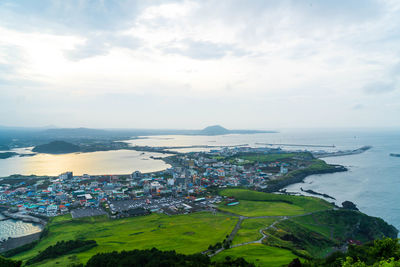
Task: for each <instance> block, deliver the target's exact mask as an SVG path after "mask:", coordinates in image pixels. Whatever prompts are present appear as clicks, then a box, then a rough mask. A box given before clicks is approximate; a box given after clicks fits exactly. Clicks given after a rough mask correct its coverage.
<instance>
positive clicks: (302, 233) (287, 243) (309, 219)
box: [265, 210, 397, 258]
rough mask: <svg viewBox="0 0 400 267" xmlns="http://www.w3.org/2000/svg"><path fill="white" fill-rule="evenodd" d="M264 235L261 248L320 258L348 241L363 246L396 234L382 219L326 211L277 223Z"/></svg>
mask: <svg viewBox="0 0 400 267" xmlns="http://www.w3.org/2000/svg"><path fill="white" fill-rule="evenodd" d="M266 234H267V235H268V238H267V239H265V244H268V245H271V246H277V247H282V248H288V249H290V250H294V251H297V252H299V253H302V254H304V255H305V256H311V257H317V258H320V257H324V256H326V255H328V254H329V253H330V252H332V251H334V247H340V246H342V245H343V244H346V243H347V241H348V240H357V241H360V242H362V243H364V242H367V241H372V240H374V239H379V238H382V237H385V236H387V237H392V238H394V237H397V230H396V229H395V228H394V227H393V226H391V225H388V224H387V223H386V222H384V221H383V220H382V219H379V218H375V217H370V216H367V215H365V214H362V213H360V212H356V211H348V210H329V211H323V212H319V213H315V214H312V215H307V216H303V217H297V218H291V219H289V220H285V221H282V222H279V223H278V224H276V225H275V228H270V229H268V230H267V231H266Z"/></svg>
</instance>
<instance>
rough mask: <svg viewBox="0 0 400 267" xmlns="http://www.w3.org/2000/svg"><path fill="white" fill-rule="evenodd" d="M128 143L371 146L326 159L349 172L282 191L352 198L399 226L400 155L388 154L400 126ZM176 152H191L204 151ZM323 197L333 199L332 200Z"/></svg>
mask: <svg viewBox="0 0 400 267" xmlns="http://www.w3.org/2000/svg"><path fill="white" fill-rule="evenodd" d="M131 143H132V144H135V145H149V146H152V145H153V146H189V145H210V146H212V145H214V146H217V145H241V144H248V145H250V146H254V147H259V146H262V145H260V143H268V144H298V145H303V144H304V145H324V146H332V145H334V146H335V147H333V148H331V147H314V146H312V147H309V146H304V147H301V146H300V147H299V146H282V145H275V146H274V147H282V148H285V149H291V150H304V149H308V150H314V151H315V150H325V151H335V150H347V149H356V148H359V147H361V146H364V145H371V146H372V148H371V149H370V150H368V151H366V152H365V153H362V154H357V155H349V156H342V157H329V158H324V160H325V161H326V162H328V163H332V164H340V165H344V166H346V167H347V168H348V169H349V170H348V171H347V172H341V173H333V174H323V175H313V176H309V177H307V178H306V179H305V181H304V183H298V184H293V185H290V186H288V187H287V188H286V189H287V190H288V191H292V192H301V190H300V188H301V187H302V188H303V189H305V190H306V189H312V190H314V191H317V192H320V193H326V194H328V195H330V196H333V197H334V198H336V201H335V202H336V203H337V204H339V205H340V204H341V203H342V202H343V201H345V200H349V201H352V202H354V203H355V204H356V205H357V206H358V208H359V209H360V210H361V211H362V212H365V213H366V214H368V215H371V216H377V217H381V218H383V219H384V220H386V221H387V222H388V223H390V224H392V225H394V226H395V227H396V228H398V229H400V158H397V157H391V156H389V154H390V153H400V130H397V131H396V130H285V131H281V132H279V133H269V134H249V135H224V136H157V137H152V138H147V139H137V140H132V141H131ZM176 150H177V151H182V152H189V151H199V150H208V149H205V148H184V149H176ZM303 194H304V193H303ZM306 195H307V194H306ZM327 200H328V201H330V202H332V200H331V199H327Z"/></svg>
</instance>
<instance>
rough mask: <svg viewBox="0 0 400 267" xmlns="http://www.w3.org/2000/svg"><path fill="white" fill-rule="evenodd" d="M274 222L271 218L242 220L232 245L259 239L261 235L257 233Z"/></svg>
mask: <svg viewBox="0 0 400 267" xmlns="http://www.w3.org/2000/svg"><path fill="white" fill-rule="evenodd" d="M274 221H275V219H273V218H266V219H246V220H244V221H243V222H242V224H241V226H240V229H239V231H238V232H237V234H236V236H235V238H234V239H233V242H232V244H233V245H236V244H242V243H246V242H250V241H255V240H258V239H260V238H261V237H262V235H261V234H260V232H259V231H260V230H261V229H264V228H266V227H267V226H269V225H271V224H272V223H273V222H274Z"/></svg>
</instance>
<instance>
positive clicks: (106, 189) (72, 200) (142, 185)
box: [0, 147, 302, 217]
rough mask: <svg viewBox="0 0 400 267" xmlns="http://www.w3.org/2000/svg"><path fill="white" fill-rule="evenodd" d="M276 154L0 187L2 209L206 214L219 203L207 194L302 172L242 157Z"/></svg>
mask: <svg viewBox="0 0 400 267" xmlns="http://www.w3.org/2000/svg"><path fill="white" fill-rule="evenodd" d="M280 152H281V151H280V150H279V149H278V150H277V149H270V148H249V147H233V148H224V149H221V150H212V151H210V152H192V153H186V154H178V155H176V156H174V157H172V158H171V165H172V166H173V167H171V168H169V169H167V170H164V171H160V172H155V173H141V172H139V171H135V172H133V173H132V174H131V175H102V176H90V175H86V174H85V175H82V176H74V175H73V173H72V172H66V173H63V174H61V175H59V176H58V177H52V178H47V179H37V180H36V181H35V183H31V184H29V185H28V184H26V183H25V182H22V183H19V184H12V185H10V184H1V185H0V204H1V205H3V206H7V207H14V209H15V210H19V211H22V212H26V213H29V214H32V215H43V216H49V217H51V216H56V215H59V214H65V213H69V212H71V211H72V215H73V216H74V217H83V216H85V214H88V215H87V216H92V215H91V214H98V212H97V211H99V212H100V211H103V212H104V213H106V212H107V213H109V214H110V215H111V216H115V217H119V216H134V215H141V214H146V213H148V212H164V213H167V214H176V213H187V212H191V211H195V210H199V209H210V208H213V205H214V203H216V202H219V201H220V199H218V198H215V197H214V198H210V197H208V198H204V196H205V195H206V191H207V189H208V188H214V187H228V186H229V187H234V186H247V187H253V188H265V187H267V182H268V181H269V180H271V179H275V178H277V177H281V176H282V175H284V174H286V173H287V172H288V171H289V170H291V169H295V168H301V167H302V166H301V164H300V163H299V161H288V162H281V161H272V162H258V161H249V160H247V159H246V157H241V156H240V155H246V153H247V154H255V153H256V154H268V153H280Z"/></svg>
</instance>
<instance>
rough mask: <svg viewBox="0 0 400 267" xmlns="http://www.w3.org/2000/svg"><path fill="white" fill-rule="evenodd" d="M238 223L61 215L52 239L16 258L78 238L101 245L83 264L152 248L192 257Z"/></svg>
mask: <svg viewBox="0 0 400 267" xmlns="http://www.w3.org/2000/svg"><path fill="white" fill-rule="evenodd" d="M236 222H237V219H236V218H233V217H230V216H227V215H223V214H216V215H212V214H211V213H206V212H202V213H194V214H190V215H178V216H172V217H168V216H166V215H159V214H152V215H149V216H143V217H135V218H126V219H119V220H110V219H108V218H106V217H103V216H99V217H91V218H86V219H71V218H70V217H67V216H61V217H56V218H54V219H53V221H52V222H51V223H50V224H49V234H48V236H46V237H45V238H44V239H43V240H41V242H40V243H39V244H38V245H37V246H36V247H35V248H34V249H32V250H30V251H27V252H24V253H21V254H19V255H17V256H15V257H14V258H15V259H19V260H26V259H28V258H30V257H33V256H34V255H36V254H37V252H38V251H41V250H44V249H45V248H47V247H48V246H50V245H53V244H55V243H56V242H57V241H60V240H71V239H78V238H82V239H87V240H89V239H93V240H96V241H97V243H98V246H97V247H95V248H93V249H91V250H88V251H85V252H82V253H79V254H77V255H76V256H77V259H78V261H80V262H86V261H87V260H88V259H89V258H90V257H91V256H93V255H94V254H96V253H99V252H107V251H113V250H132V249H147V248H152V247H156V248H158V249H161V250H176V251H177V252H179V253H185V254H191V253H196V252H201V251H203V250H206V249H207V247H208V246H209V245H210V244H215V243H217V242H220V241H221V240H223V239H224V238H225V236H226V235H227V234H229V233H230V232H231V231H232V229H233V227H234V225H235V224H236ZM210 233H212V235H210ZM72 258H73V255H69V256H64V257H62V258H59V259H56V260H50V261H48V262H43V263H42V264H44V265H50V264H55V262H60V264H59V265H58V266H63V265H64V266H65V265H67V264H69V263H71V262H76V261H77V260H73V259H72Z"/></svg>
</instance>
